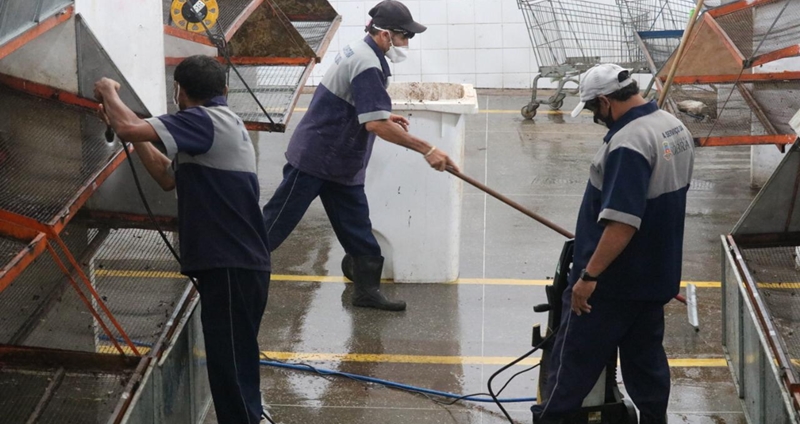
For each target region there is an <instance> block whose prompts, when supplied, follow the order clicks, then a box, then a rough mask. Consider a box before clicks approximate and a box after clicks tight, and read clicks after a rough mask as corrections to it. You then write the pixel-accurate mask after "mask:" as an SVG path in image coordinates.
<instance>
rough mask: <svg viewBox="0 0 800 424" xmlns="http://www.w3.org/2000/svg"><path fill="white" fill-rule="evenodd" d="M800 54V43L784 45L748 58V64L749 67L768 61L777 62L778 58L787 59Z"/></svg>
mask: <svg viewBox="0 0 800 424" xmlns="http://www.w3.org/2000/svg"><path fill="white" fill-rule="evenodd" d="M795 56H800V45H794V46H789V47H784V48H782V49H779V50H775V51H773V52H769V53H764V54H761V55H758V56H756V57H754V58H752V59H751V60H748V61H747V63H746V65H747V67H748V68H754V67H756V66H761V65H764V64H766V63H770V62H775V61H776V60H781V59H785V58H787V57H795Z"/></svg>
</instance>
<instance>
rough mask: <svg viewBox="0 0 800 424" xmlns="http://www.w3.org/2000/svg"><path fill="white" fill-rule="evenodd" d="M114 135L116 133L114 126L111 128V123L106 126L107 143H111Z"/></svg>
mask: <svg viewBox="0 0 800 424" xmlns="http://www.w3.org/2000/svg"><path fill="white" fill-rule="evenodd" d="M114 137H116V134H114V128H111V125H108V126H107V127H106V141H107V142H109V143H113V142H114Z"/></svg>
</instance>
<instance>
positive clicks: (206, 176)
mask: <svg viewBox="0 0 800 424" xmlns="http://www.w3.org/2000/svg"><path fill="white" fill-rule="evenodd" d="M147 122H148V123H149V124H150V125H151V126H152V127H153V128H154V129H155V130H156V133H158V136H159V138H160V139H161V141H162V142H163V143H164V146H166V148H167V156H168V157H169V158H170V159H172V169H173V170H174V172H175V184H176V189H177V192H178V221H179V223H178V225H179V235H180V251H181V272H183V273H184V274H187V275H192V273H193V272H196V271H204V270H209V269H214V268H242V269H250V270H256V271H270V257H269V250H268V249H267V243H268V242H267V231H266V228H265V227H264V218H263V216H262V214H261V208H259V206H258V200H259V184H258V177H257V175H256V172H257V168H256V155H255V149H254V147H253V143H252V141H250V136H249V135H248V133H247V130H246V129H245V127H244V123H243V122H242V120H241V118H239V117H238V116H237V115H236V114H235V113H234V112H233V111H231V110H230V109H229V108H228V105H227V103H226V101H225V98H224V97H216V98H214V99H212V100H211V101H209V102H208V103H206V104H205V105H203V106H201V107H192V108H188V109H186V110H183V111H180V112H178V113H176V114H174V115H163V116H159V117H157V118H150V119H148V120H147Z"/></svg>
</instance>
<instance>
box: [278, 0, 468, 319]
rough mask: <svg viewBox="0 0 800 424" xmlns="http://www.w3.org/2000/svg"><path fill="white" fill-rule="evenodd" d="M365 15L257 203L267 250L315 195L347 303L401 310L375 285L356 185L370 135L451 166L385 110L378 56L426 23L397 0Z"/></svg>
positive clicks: (376, 266)
mask: <svg viewBox="0 0 800 424" xmlns="http://www.w3.org/2000/svg"><path fill="white" fill-rule="evenodd" d="M369 15H370V16H371V17H372V20H371V21H370V23H369V24H368V25H367V28H366V31H367V32H368V33H369V34H368V35H367V36H366V37H365V38H364V39H361V40H357V41H354V42H352V43H350V44H348V45H347V46H345V47H344V48H343V49H342V50H341V51H340V52H339V54H338V55H337V56H336V61H335V63H334V64H333V65H332V66H331V68H330V69H329V70H328V72H327V73H326V74H325V77H324V78H323V80H322V83H321V84H320V85H319V86H318V87H317V89H316V91H315V92H314V97H313V98H312V99H311V104H310V105H309V107H308V111H307V112H306V114H305V116H304V117H303V119H302V120H301V121H300V123H299V124H298V126H297V129H296V130H295V132H294V134H293V135H292V138H291V140H290V142H289V148H288V151H287V152H286V159H287V162H288V163H287V164H286V166H285V167H284V170H283V181H282V182H281V184H280V186H279V187H278V189H277V191H276V192H275V194H274V195H273V196H272V198H271V199H270V200H269V202H268V203H267V204H266V206H264V210H263V212H264V223H265V224H266V227H267V235H268V237H269V247H270V250H271V251H272V250H275V249H277V248H278V247H279V246H280V245H281V243H283V241H284V240H285V239H286V237H288V236H289V234H290V233H291V232H292V230H294V228H295V227H296V226H297V224H298V223H299V222H300V219H301V218H302V217H303V215H304V214H305V212H306V210H307V209H308V207H309V205H310V204H311V202H312V201H313V200H314V199H315V198H317V196H319V197H320V199H321V200H322V204H323V206H324V207H325V212H326V213H327V214H328V218H329V220H330V222H331V225H332V226H333V230H334V232H335V233H336V237H337V238H338V239H339V242H340V243H341V244H342V247H344V250H345V252H346V255H345V258H344V259H343V261H342V270H343V272H344V274H345V275H346V276H347V277H348V278H350V279H352V280H353V281H354V285H355V289H354V291H353V297H352V304H353V305H355V306H359V307H369V308H376V309H382V310H390V311H402V310H404V309H405V308H406V304H405V302H402V301H391V300H388V299H387V298H386V297H384V295H383V294H382V293H381V292H380V277H381V272H382V270H383V256H381V248H380V246H379V245H378V241H377V240H376V239H375V236H374V235H373V234H372V224H371V222H370V219H369V206H368V204H367V196H366V194H365V192H364V176H365V172H366V168H367V164H368V163H369V159H370V155H371V153H372V146H373V143H374V141H375V136H376V135H377V136H380V137H381V138H382V139H384V140H386V141H389V142H391V143H395V144H398V145H400V146H403V147H406V148H408V149H411V150H414V151H416V152H418V153H420V155H421V158H420V160H423V158H424V160H426V161H428V163H429V164H430V166H431V167H432V168H434V169H436V170H438V171H444V170H445V168H446V167H452V168H455V169H458V168H457V167H456V165H455V163H453V161H452V160H451V159H450V158H449V157H448V156H447V155H446V154H445V153H444V152H442V151H441V150H437V149H436V147H435V146H432V145H430V144H429V143H427V142H425V141H423V140H420V139H419V138H417V137H414V136H413V135H411V134H410V133H408V125H409V122H408V120H406V119H405V118H403V117H402V116H398V115H393V114H392V103H391V99H390V98H389V94H388V93H387V91H386V88H387V86H388V77H389V76H390V75H391V73H390V69H389V64H388V63H387V60H386V59H387V58H388V59H389V60H391V61H392V62H394V63H398V62H401V61H402V60H403V59H405V58H406V55H407V53H406V50H407V48H408V43H409V39H411V38H412V37H414V35H415V34H418V33H421V32H424V31H425V30H426V27H425V26H423V25H421V24H419V23H417V22H415V21H414V19H413V18H412V16H411V13H410V12H409V10H408V8H407V7H406V6H405V5H403V4H402V3H400V2H398V1H393V0H385V1H383V2H381V3H379V4H378V5H376V6H375V7H374V8H372V10H370V11H369Z"/></svg>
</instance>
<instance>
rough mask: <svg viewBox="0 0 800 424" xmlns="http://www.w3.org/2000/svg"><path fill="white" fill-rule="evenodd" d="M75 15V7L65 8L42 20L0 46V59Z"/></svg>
mask: <svg viewBox="0 0 800 424" xmlns="http://www.w3.org/2000/svg"><path fill="white" fill-rule="evenodd" d="M74 14H75V6H72V5H70V6H67V7H65V8H64V9H62V10H61V11H59V12H57V13H56V14H55V15H53V16H51V17H49V18H47V19H45V20H43V21H42V22H40V23H39V24H38V25H36V26H34V27H33V28H31V29H29V30H27V31H25V32H23V33H22V34H20V35H18V36H16V37H14V38H12V39H11V40H9V41H8V42H6V43H5V44H3V45H0V59H2V58H4V57H6V56H8V55H10V54H11V53H13V52H14V51H16V50H18V49H20V48H21V47H23V46H24V45H26V44H28V43H30V42H31V41H33V40H35V39H37V38H39V37H40V36H42V34H45V33H47V32H48V31H50V30H51V29H53V28H55V27H57V26H59V25H61V24H63V23H64V22H66V21H68V20H69V19H70V18H72V16H73V15H74Z"/></svg>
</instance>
